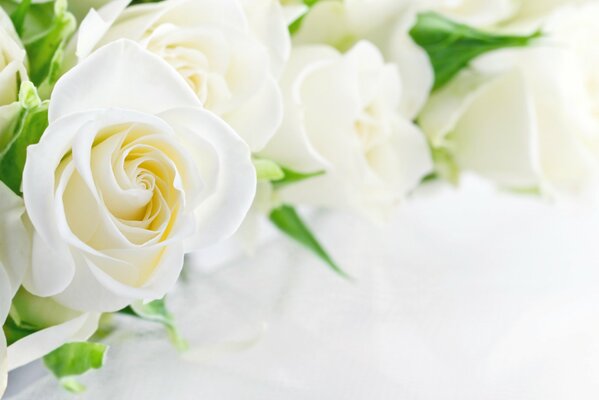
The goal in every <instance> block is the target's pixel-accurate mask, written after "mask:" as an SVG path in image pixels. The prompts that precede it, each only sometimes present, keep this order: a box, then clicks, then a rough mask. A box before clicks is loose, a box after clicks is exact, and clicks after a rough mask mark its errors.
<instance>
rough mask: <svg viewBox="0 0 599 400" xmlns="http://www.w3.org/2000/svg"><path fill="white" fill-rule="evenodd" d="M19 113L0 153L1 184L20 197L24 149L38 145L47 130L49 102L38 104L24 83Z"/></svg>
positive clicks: (31, 88)
mask: <svg viewBox="0 0 599 400" xmlns="http://www.w3.org/2000/svg"><path fill="white" fill-rule="evenodd" d="M19 103H20V104H21V107H22V110H21V113H20V115H19V116H18V118H17V123H16V124H15V126H14V128H13V130H14V133H13V134H12V135H11V138H10V140H9V141H8V143H7V144H6V146H5V147H4V149H3V150H0V181H2V182H4V183H5V184H6V186H8V187H9V188H11V190H12V191H13V192H15V193H16V194H18V195H20V194H21V180H22V178H23V168H25V159H26V157H27V146H29V145H31V144H35V143H37V142H38V141H39V140H40V138H41V136H42V134H43V133H44V131H45V130H46V128H47V127H48V102H47V101H46V102H40V100H39V96H38V95H37V93H36V92H35V88H34V87H33V85H31V82H23V83H22V84H21V90H20V91H19Z"/></svg>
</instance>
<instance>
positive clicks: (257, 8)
mask: <svg viewBox="0 0 599 400" xmlns="http://www.w3.org/2000/svg"><path fill="white" fill-rule="evenodd" d="M241 3H242V4H243V6H244V9H245V12H246V15H247V18H248V21H249V23H250V26H251V28H252V31H253V32H254V34H255V35H256V36H258V38H259V39H260V41H261V42H262V43H264V44H265V45H266V47H268V49H269V50H270V56H271V67H272V71H273V73H274V74H275V76H277V77H278V76H279V75H280V74H281V72H282V71H283V67H284V66H285V63H286V62H287V60H288V59H289V54H290V52H291V38H290V36H289V29H288V27H287V26H288V23H287V21H286V17H285V14H284V13H283V9H282V7H281V4H280V3H279V0H241Z"/></svg>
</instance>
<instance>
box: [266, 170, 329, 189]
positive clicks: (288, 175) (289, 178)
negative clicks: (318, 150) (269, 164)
mask: <svg viewBox="0 0 599 400" xmlns="http://www.w3.org/2000/svg"><path fill="white" fill-rule="evenodd" d="M281 170H282V171H283V174H284V176H283V178H282V179H279V180H277V181H274V182H273V187H274V188H275V189H277V188H280V187H283V186H286V185H290V184H293V183H298V182H301V181H303V180H306V179H310V178H316V177H317V176H321V175H324V173H325V171H316V172H307V173H304V172H297V171H294V170H291V169H289V168H285V167H281Z"/></svg>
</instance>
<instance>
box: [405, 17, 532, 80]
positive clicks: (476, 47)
mask: <svg viewBox="0 0 599 400" xmlns="http://www.w3.org/2000/svg"><path fill="white" fill-rule="evenodd" d="M410 35H411V36H412V39H414V41H415V42H416V43H417V44H418V45H419V46H420V47H422V48H423V49H424V50H425V51H426V53H427V54H428V56H429V58H430V60H431V63H432V66H433V69H434V71H435V84H434V89H439V88H440V87H441V86H443V85H445V84H446V83H447V82H449V81H450V80H451V78H453V77H454V76H455V75H456V74H457V73H458V72H460V71H461V70H462V69H463V68H465V67H467V66H468V64H469V63H470V62H471V61H472V60H473V59H475V58H476V57H478V56H480V55H482V54H485V53H487V52H490V51H494V50H498V49H503V48H508V47H525V46H528V45H530V44H531V42H532V41H533V40H534V39H537V38H539V37H540V36H541V32H535V33H533V34H531V35H528V36H511V35H494V34H491V33H485V32H482V31H480V30H477V29H474V28H471V27H469V26H468V25H464V24H460V23H456V22H453V21H451V20H449V19H447V18H445V17H443V16H441V15H439V14H437V13H434V12H426V13H422V14H419V15H418V19H417V21H416V24H415V25H414V27H412V29H411V30H410Z"/></svg>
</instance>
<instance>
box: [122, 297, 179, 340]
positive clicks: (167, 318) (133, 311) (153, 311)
mask: <svg viewBox="0 0 599 400" xmlns="http://www.w3.org/2000/svg"><path fill="white" fill-rule="evenodd" d="M122 312H123V313H125V314H129V315H134V316H138V317H140V318H142V319H145V320H147V321H153V322H158V323H160V324H162V325H164V327H165V328H166V332H167V334H168V336H169V339H170V341H171V342H172V343H173V345H174V346H175V347H176V348H177V350H180V351H184V350H187V347H188V345H187V342H186V341H185V339H184V338H183V337H182V336H181V335H180V334H179V332H178V330H177V327H176V326H175V321H174V318H173V316H172V314H171V313H170V312H169V311H168V309H167V308H166V303H165V302H164V299H160V300H154V301H150V302H149V303H145V304H144V303H143V302H141V301H139V302H135V303H133V304H131V306H129V307H127V308H125V309H124V310H122Z"/></svg>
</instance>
